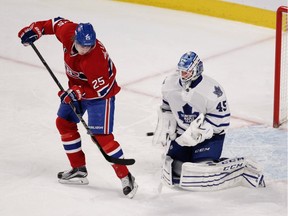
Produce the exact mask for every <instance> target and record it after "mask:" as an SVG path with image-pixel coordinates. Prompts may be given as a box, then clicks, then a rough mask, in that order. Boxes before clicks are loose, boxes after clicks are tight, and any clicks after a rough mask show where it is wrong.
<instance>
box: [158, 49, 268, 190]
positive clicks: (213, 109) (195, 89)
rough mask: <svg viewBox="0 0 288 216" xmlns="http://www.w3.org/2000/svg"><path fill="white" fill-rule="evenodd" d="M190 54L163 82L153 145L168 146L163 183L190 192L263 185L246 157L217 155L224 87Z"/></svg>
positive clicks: (223, 126)
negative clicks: (175, 71) (231, 157)
mask: <svg viewBox="0 0 288 216" xmlns="http://www.w3.org/2000/svg"><path fill="white" fill-rule="evenodd" d="M202 73H203V63H202V61H201V60H200V58H199V57H198V55H197V54H196V53H194V52H187V53H185V54H184V55H183V56H182V57H181V58H180V61H179V63H178V70H177V73H175V74H173V75H171V76H168V77H167V78H166V79H165V80H164V82H163V86H162V99H163V103H162V105H161V106H160V110H159V113H158V114H159V117H158V124H157V128H156V131H155V134H154V137H153V143H154V144H162V145H163V146H167V153H166V157H165V163H164V165H163V170H162V181H163V182H164V183H165V184H167V185H170V186H173V185H178V186H179V187H182V188H185V189H190V190H218V189H223V188H227V187H233V186H238V185H243V184H244V185H251V186H253V187H258V186H259V185H263V184H264V181H263V174H262V170H261V168H260V167H259V166H258V165H257V164H256V163H255V162H253V161H251V160H249V159H247V158H243V157H241V158H233V159H227V158H225V159H224V158H221V153H222V148H223V143H224V139H225V133H226V130H227V128H228V126H229V124H230V109H229V105H228V102H227V98H226V94H225V92H224V89H223V87H222V86H221V85H220V84H219V83H218V82H217V81H215V80H214V79H212V78H210V77H208V76H205V75H203V74H202Z"/></svg>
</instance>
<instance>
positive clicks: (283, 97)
mask: <svg viewBox="0 0 288 216" xmlns="http://www.w3.org/2000/svg"><path fill="white" fill-rule="evenodd" d="M287 14H288V7H287V6H281V7H279V8H278V10H277V14H276V44H275V78H274V107H273V127H275V128H277V127H279V126H280V125H281V124H283V123H284V122H286V121H287V120H288V117H287V116H288V82H287V79H288V54H287V52H288V50H287V49H288V45H287V42H288V41H287V35H288V34H287V31H288V26H287V21H288V19H287V17H288V15H287Z"/></svg>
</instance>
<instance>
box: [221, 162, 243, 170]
mask: <svg viewBox="0 0 288 216" xmlns="http://www.w3.org/2000/svg"><path fill="white" fill-rule="evenodd" d="M241 167H243V163H239V164H233V165H230V166H226V167H224V168H223V171H227V170H231V169H237V168H241Z"/></svg>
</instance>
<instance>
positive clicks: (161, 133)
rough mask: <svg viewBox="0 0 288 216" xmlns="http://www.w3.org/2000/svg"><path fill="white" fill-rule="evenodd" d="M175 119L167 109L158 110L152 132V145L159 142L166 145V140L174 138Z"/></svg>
mask: <svg viewBox="0 0 288 216" xmlns="http://www.w3.org/2000/svg"><path fill="white" fill-rule="evenodd" d="M176 126H177V123H176V120H175V118H174V116H173V114H172V113H171V112H169V111H166V112H163V111H162V110H161V109H159V110H158V122H157V127H156V130H155V133H154V137H153V140H152V143H153V144H154V145H157V144H161V145H162V146H166V145H167V141H168V140H169V139H170V140H174V139H175V138H176Z"/></svg>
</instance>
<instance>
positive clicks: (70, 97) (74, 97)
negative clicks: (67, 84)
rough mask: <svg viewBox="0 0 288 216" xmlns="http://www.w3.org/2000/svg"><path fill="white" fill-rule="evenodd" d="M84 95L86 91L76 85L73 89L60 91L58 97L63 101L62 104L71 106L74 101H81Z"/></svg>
mask: <svg viewBox="0 0 288 216" xmlns="http://www.w3.org/2000/svg"><path fill="white" fill-rule="evenodd" d="M83 95H84V90H83V89H82V88H81V86H77V85H74V86H72V88H70V89H68V90H66V91H59V92H58V96H59V97H60V99H61V102H63V103H66V104H69V103H70V102H72V101H80V100H81V99H82V96H83Z"/></svg>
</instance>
